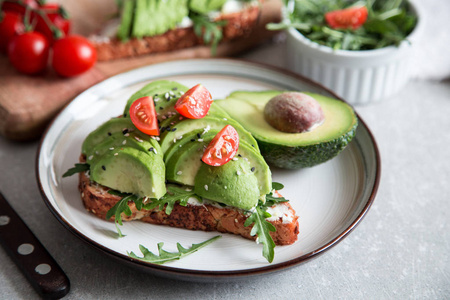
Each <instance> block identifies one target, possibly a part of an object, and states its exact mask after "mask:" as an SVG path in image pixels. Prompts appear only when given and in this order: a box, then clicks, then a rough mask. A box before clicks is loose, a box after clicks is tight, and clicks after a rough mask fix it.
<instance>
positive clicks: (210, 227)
mask: <svg viewBox="0 0 450 300" xmlns="http://www.w3.org/2000/svg"><path fill="white" fill-rule="evenodd" d="M79 176H80V183H79V190H80V192H81V199H82V200H83V203H84V206H85V207H86V209H87V210H88V211H89V212H92V213H93V214H95V215H96V216H98V217H99V218H102V219H106V213H107V212H108V211H109V210H110V209H111V208H112V207H113V206H114V205H115V204H116V203H117V202H118V201H119V200H120V199H121V197H119V196H115V195H111V194H109V193H108V190H109V189H108V188H106V187H104V186H101V185H99V184H97V183H94V182H92V181H90V180H89V177H88V175H87V174H86V173H85V172H82V173H80V175H79ZM128 205H129V207H130V209H131V211H132V215H131V216H127V215H125V214H122V220H123V221H131V220H141V221H144V222H148V223H152V224H159V225H169V226H172V227H178V228H185V229H191V230H203V231H219V232H223V233H232V234H237V235H241V236H243V237H244V238H247V239H252V240H255V239H256V236H251V235H250V231H251V229H252V226H248V227H245V226H244V223H245V220H246V219H247V217H248V216H247V214H246V213H245V211H243V210H240V209H236V208H233V207H229V206H227V207H221V206H220V205H216V204H214V203H212V202H211V203H209V202H208V203H204V204H202V203H194V202H192V203H191V202H190V203H188V204H187V205H186V206H181V205H178V204H175V206H174V208H173V210H172V213H171V214H170V215H167V214H166V213H165V212H164V211H161V210H159V209H157V208H156V209H153V210H141V211H139V210H138V209H137V208H136V206H135V204H134V202H133V201H130V202H129V203H128ZM278 206H279V207H277V208H276V207H272V209H277V210H278V211H283V213H282V214H281V215H280V216H279V217H273V218H271V219H270V223H272V224H273V225H274V226H275V228H276V232H271V236H272V239H273V240H274V242H275V244H276V245H290V244H292V243H294V242H295V241H296V240H297V235H298V232H299V230H298V221H297V219H298V217H297V216H296V215H295V211H294V209H293V208H292V207H291V205H290V204H289V203H281V204H278ZM280 208H281V209H280ZM272 219H273V220H272ZM111 220H114V217H113V218H111Z"/></svg>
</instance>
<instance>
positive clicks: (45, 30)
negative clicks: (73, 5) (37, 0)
mask: <svg viewBox="0 0 450 300" xmlns="http://www.w3.org/2000/svg"><path fill="white" fill-rule="evenodd" d="M40 11H41V12H43V13H45V14H46V15H47V18H48V19H49V21H50V22H51V23H52V24H53V25H54V26H55V27H56V28H58V29H59V30H61V31H62V32H63V33H64V35H68V34H69V32H70V26H71V23H70V20H69V18H68V17H67V14H66V13H62V7H61V6H60V5H59V4H56V3H49V4H44V5H42V6H41V7H40ZM33 22H35V23H36V27H35V30H36V31H38V32H40V33H42V34H43V35H45V37H46V38H47V39H48V40H49V42H50V44H53V43H54V33H53V31H52V30H51V29H50V27H49V26H48V25H47V22H45V19H44V17H43V16H41V15H39V14H37V13H34V14H33V21H32V23H33Z"/></svg>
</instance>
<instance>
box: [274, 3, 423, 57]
mask: <svg viewBox="0 0 450 300" xmlns="http://www.w3.org/2000/svg"><path fill="white" fill-rule="evenodd" d="M285 6H286V10H287V11H288V16H287V18H286V19H285V20H284V21H283V22H282V23H278V24H273V23H271V24H268V25H267V26H266V28H267V29H269V30H281V29H286V28H295V29H297V30H298V31H299V32H300V33H301V34H302V35H303V36H305V37H306V38H308V39H310V40H311V41H313V42H316V43H318V44H320V45H324V46H328V47H330V48H332V49H335V50H338V49H343V50H356V51H358V50H370V49H378V48H382V47H387V46H390V45H396V46H398V45H399V44H400V43H401V42H402V41H403V40H405V39H406V37H407V36H408V35H409V34H410V33H411V32H412V30H413V29H414V27H415V25H416V23H417V16H415V15H414V14H413V13H412V10H411V9H410V6H409V3H408V1H407V0H360V1H357V0H314V1H312V0H289V1H287V2H286V3H285ZM351 6H366V7H367V10H368V12H369V15H368V18H367V21H366V22H365V23H364V25H363V26H362V27H360V28H358V29H356V30H352V29H331V28H330V27H329V26H328V24H327V22H326V20H325V17H324V15H325V13H327V12H330V11H334V10H339V9H345V8H348V7H351Z"/></svg>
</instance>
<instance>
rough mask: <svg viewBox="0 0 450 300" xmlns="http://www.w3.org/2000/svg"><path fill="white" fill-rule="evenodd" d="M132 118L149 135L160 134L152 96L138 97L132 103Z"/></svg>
mask: <svg viewBox="0 0 450 300" xmlns="http://www.w3.org/2000/svg"><path fill="white" fill-rule="evenodd" d="M130 118H131V122H133V124H134V126H136V128H137V129H139V131H141V132H143V133H145V134H148V135H159V125H158V120H157V119H156V111H155V103H154V102H153V98H152V97H150V96H147V97H142V98H139V99H137V100H136V101H134V102H133V104H131V107H130Z"/></svg>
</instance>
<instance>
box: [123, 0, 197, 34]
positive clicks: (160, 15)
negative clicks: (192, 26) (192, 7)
mask: <svg viewBox="0 0 450 300" xmlns="http://www.w3.org/2000/svg"><path fill="white" fill-rule="evenodd" d="M188 14H189V10H188V0H164V1H161V0H160V1H155V0H136V8H135V15H134V20H133V28H132V31H131V34H132V36H133V37H136V38H142V37H144V36H154V35H158V34H163V33H165V32H167V31H168V30H170V29H173V28H175V27H176V25H177V24H178V23H180V22H181V20H182V19H183V18H184V17H186V16H188Z"/></svg>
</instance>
